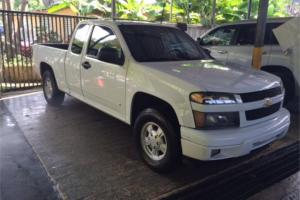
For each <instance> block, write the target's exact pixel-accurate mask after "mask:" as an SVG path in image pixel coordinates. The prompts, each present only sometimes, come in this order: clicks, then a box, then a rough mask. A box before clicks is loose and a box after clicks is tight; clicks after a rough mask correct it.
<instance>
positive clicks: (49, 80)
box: [43, 70, 65, 106]
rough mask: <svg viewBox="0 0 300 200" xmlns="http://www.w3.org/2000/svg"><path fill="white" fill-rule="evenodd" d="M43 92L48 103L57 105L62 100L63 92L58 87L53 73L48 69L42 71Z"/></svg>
mask: <svg viewBox="0 0 300 200" xmlns="http://www.w3.org/2000/svg"><path fill="white" fill-rule="evenodd" d="M43 92H44V97H45V99H46V101H47V103H48V104H50V105H53V106H58V105H61V104H62V102H63V101H64V97H65V93H63V92H62V91H60V90H59V89H58V87H57V84H56V81H55V78H54V75H53V73H52V72H51V71H49V70H47V71H45V72H44V73H43Z"/></svg>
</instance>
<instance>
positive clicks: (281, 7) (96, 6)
mask: <svg viewBox="0 0 300 200" xmlns="http://www.w3.org/2000/svg"><path fill="white" fill-rule="evenodd" d="M20 2H21V0H15V1H14V4H15V6H16V7H17V6H18V5H20ZM41 2H42V1H41V0H30V1H28V8H29V9H30V10H34V9H41V8H42V7H43V4H42V3H41ZM147 2H148V1H146V0H116V3H117V4H116V10H117V17H118V18H124V19H131V20H149V21H161V20H162V21H170V22H188V23H192V24H197V23H201V24H203V25H210V20H211V14H212V0H173V7H172V9H171V0H155V1H154V3H147ZM291 2H292V0H269V9H268V16H269V17H285V16H288V15H289V13H288V9H287V7H288V5H291ZM61 4H67V5H68V6H70V7H71V9H72V10H76V11H78V13H79V14H80V15H83V16H87V15H98V16H101V17H110V16H111V0H63V1H61ZM258 5H259V0H252V12H251V17H252V18H256V17H257V11H258ZM171 10H172V17H171V18H170V13H171ZM247 11H248V0H217V5H216V21H217V23H225V22H232V21H238V20H243V19H246V17H247Z"/></svg>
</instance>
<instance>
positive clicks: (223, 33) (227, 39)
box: [200, 27, 237, 46]
mask: <svg viewBox="0 0 300 200" xmlns="http://www.w3.org/2000/svg"><path fill="white" fill-rule="evenodd" d="M236 32H237V30H236V28H235V27H222V28H219V29H217V30H215V31H212V32H211V33H209V34H208V35H206V36H204V37H203V38H202V40H201V43H200V44H201V45H204V46H205V45H212V46H228V45H231V44H232V42H233V40H234V37H235V34H236Z"/></svg>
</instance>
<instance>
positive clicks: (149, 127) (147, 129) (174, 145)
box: [134, 108, 181, 172]
mask: <svg viewBox="0 0 300 200" xmlns="http://www.w3.org/2000/svg"><path fill="white" fill-rule="evenodd" d="M134 135H135V142H136V145H137V149H138V151H139V154H140V155H141V157H142V159H143V160H144V162H145V163H146V164H147V165H148V166H149V167H150V168H152V169H153V170H155V171H157V172H166V171H168V170H171V169H173V168H174V167H175V166H176V165H177V164H178V163H179V161H180V160H181V153H180V140H179V136H178V134H176V132H175V130H174V128H173V126H172V124H171V123H170V121H169V120H168V119H167V118H166V117H164V116H163V115H162V114H161V113H159V112H158V111H157V110H154V109H150V108H149V109H146V110H144V111H142V112H141V113H140V114H139V116H138V117H137V119H136V121H135V124H134Z"/></svg>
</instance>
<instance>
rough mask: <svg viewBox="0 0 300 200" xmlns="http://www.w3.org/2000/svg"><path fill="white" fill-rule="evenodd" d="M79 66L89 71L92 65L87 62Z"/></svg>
mask: <svg viewBox="0 0 300 200" xmlns="http://www.w3.org/2000/svg"><path fill="white" fill-rule="evenodd" d="M81 65H82V67H83V68H84V69H89V68H91V67H92V65H91V64H90V63H89V62H88V61H85V62H83V63H82V64H81Z"/></svg>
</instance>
